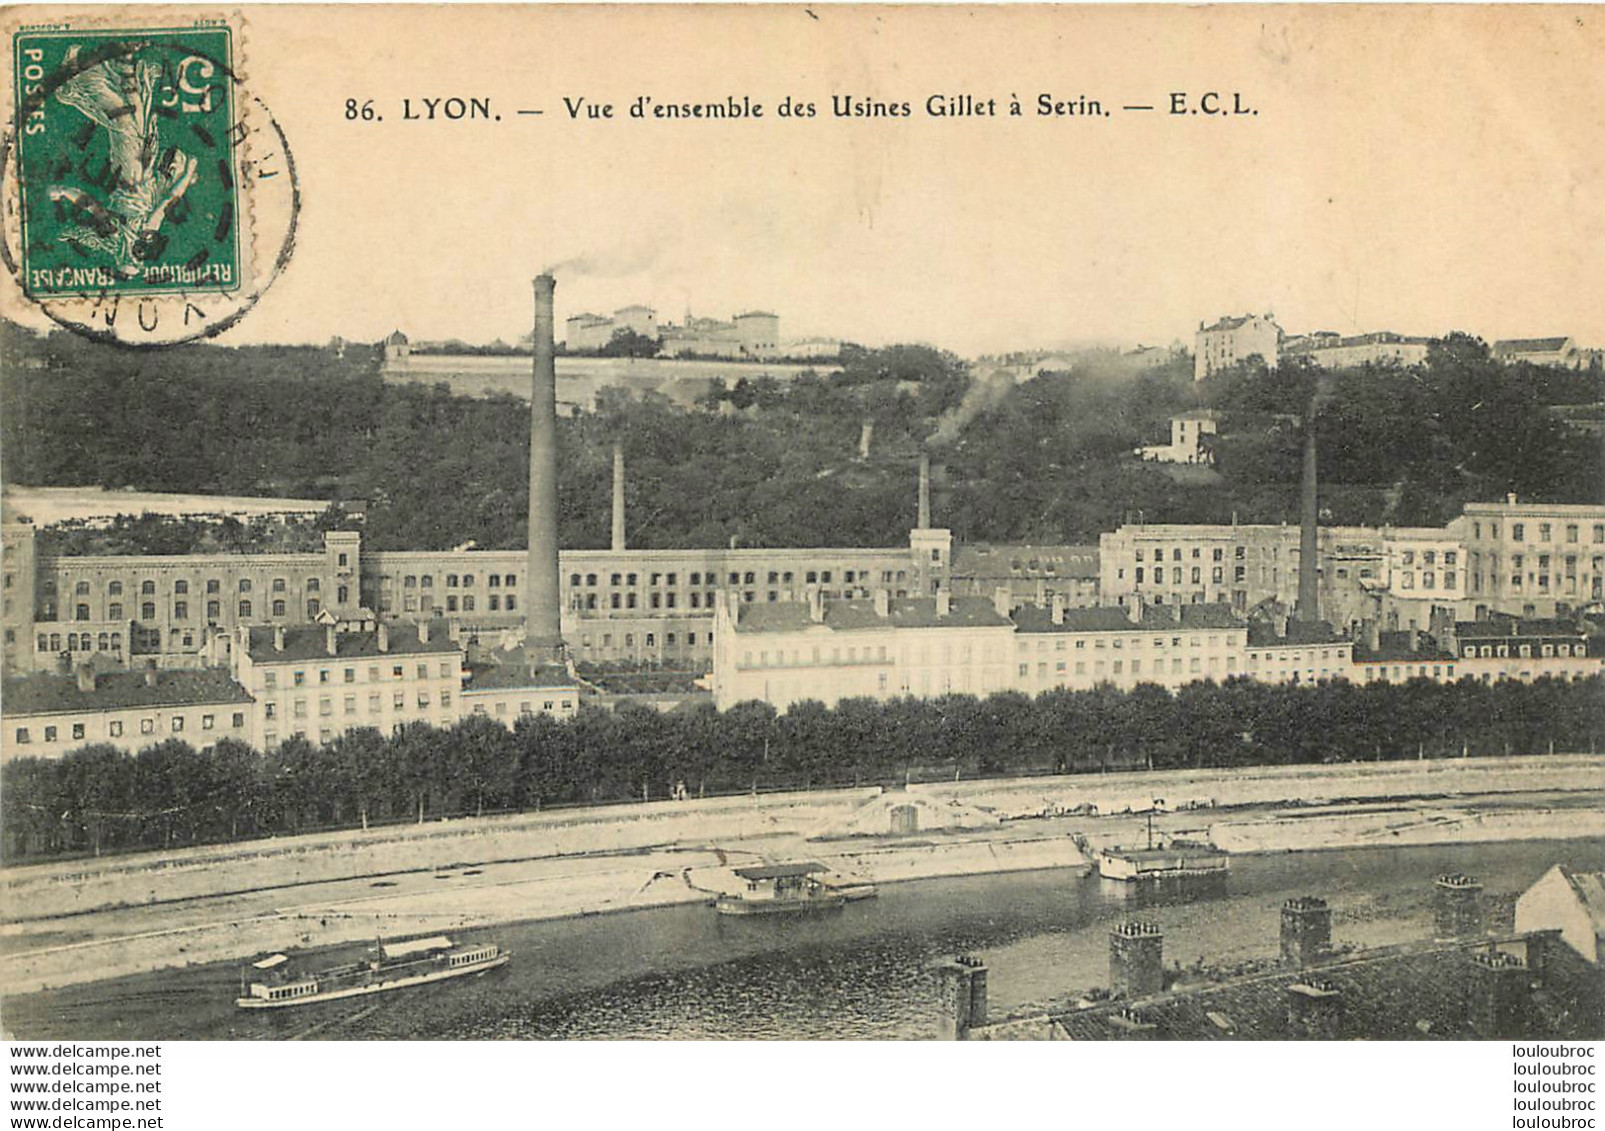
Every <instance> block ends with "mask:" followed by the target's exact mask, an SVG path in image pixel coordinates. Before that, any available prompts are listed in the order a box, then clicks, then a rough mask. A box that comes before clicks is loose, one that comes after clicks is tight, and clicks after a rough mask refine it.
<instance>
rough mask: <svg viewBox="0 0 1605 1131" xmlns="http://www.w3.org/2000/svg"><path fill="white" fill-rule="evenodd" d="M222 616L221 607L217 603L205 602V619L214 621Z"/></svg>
mask: <svg viewBox="0 0 1605 1131" xmlns="http://www.w3.org/2000/svg"><path fill="white" fill-rule="evenodd" d="M222 615H223V606H222V604H221V603H219V602H217V601H208V602H206V619H207V620H216V619H217V618H218V617H220V616H222Z"/></svg>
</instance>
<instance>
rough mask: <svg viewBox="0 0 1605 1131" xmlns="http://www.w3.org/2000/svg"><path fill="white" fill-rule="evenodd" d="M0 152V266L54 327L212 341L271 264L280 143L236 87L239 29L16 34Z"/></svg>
mask: <svg viewBox="0 0 1605 1131" xmlns="http://www.w3.org/2000/svg"><path fill="white" fill-rule="evenodd" d="M10 38H11V43H10V47H11V63H12V74H13V78H12V91H11V93H12V96H13V105H14V106H15V108H16V114H15V118H14V120H13V121H12V122H11V123H10V127H11V128H10V131H9V133H8V136H7V138H6V141H5V143H4V144H3V146H0V204H3V209H4V221H5V224H4V228H5V230H4V241H3V244H0V253H3V256H4V259H5V263H6V266H7V267H8V268H9V269H10V270H11V271H12V273H13V274H14V276H15V277H16V281H17V283H18V285H19V287H20V289H21V292H22V295H23V297H24V298H26V299H27V300H28V301H30V302H32V303H33V304H35V305H36V306H37V307H38V308H39V309H40V310H42V311H43V312H44V313H45V314H46V315H48V316H49V317H50V318H52V319H54V320H55V321H56V322H57V323H59V324H61V325H63V326H66V327H67V328H69V329H72V330H75V331H78V332H80V333H84V334H87V335H89V336H91V337H96V338H100V339H103V340H107V341H111V342H114V343H117V344H121V345H135V346H155V345H167V344H172V343H175V342H180V341H192V340H194V339H196V338H201V337H210V336H213V335H216V334H218V333H221V332H222V331H223V330H224V329H227V328H228V327H229V326H231V325H233V324H234V323H236V322H237V321H239V319H240V318H242V317H243V316H244V315H245V314H246V312H248V311H249V310H250V309H251V308H252V306H254V305H255V303H256V301H257V300H258V299H259V298H260V297H261V295H262V293H263V292H264V291H265V290H266V289H267V287H268V285H269V284H271V283H272V281H273V280H274V279H275V278H276V277H277V275H278V274H279V272H280V271H281V270H282V269H283V267H284V266H285V264H286V263H287V262H288V260H289V257H290V254H291V252H292V251H293V249H294V246H295V224H296V218H297V215H298V213H299V210H300V192H299V185H298V182H297V180H296V176H295V166H294V161H293V159H292V158H291V156H290V151H289V146H288V143H287V141H286V140H285V138H284V136H283V132H282V130H281V129H280V128H279V125H278V123H277V122H276V121H275V120H274V118H273V116H272V115H271V114H270V113H269V112H268V110H267V108H266V107H265V106H264V105H263V104H262V103H261V101H260V100H259V99H257V98H256V97H255V96H254V95H252V94H251V92H250V91H249V90H247V89H246V87H245V85H244V84H243V83H242V82H241V80H240V77H239V75H240V70H241V67H240V58H239V57H240V54H241V44H240V40H239V35H238V29H236V28H234V27H233V26H231V25H230V23H229V22H228V21H227V20H224V19H210V18H208V19H194V18H193V16H192V17H191V18H190V22H189V23H188V24H187V26H179V21H174V25H172V26H152V25H148V24H140V25H133V24H130V25H127V26H102V25H99V24H91V25H88V26H78V25H77V24H49V25H35V26H23V27H20V28H17V29H16V30H14V31H13V33H12V35H11V37H10Z"/></svg>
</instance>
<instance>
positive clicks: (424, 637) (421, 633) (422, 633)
mask: <svg viewBox="0 0 1605 1131" xmlns="http://www.w3.org/2000/svg"><path fill="white" fill-rule="evenodd" d="M418 643H420V644H428V643H429V622H428V621H427V620H421V621H419V622H418Z"/></svg>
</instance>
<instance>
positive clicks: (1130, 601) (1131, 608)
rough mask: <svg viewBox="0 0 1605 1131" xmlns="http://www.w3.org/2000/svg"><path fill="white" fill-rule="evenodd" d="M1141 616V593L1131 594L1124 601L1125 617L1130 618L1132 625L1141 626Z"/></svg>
mask: <svg viewBox="0 0 1605 1131" xmlns="http://www.w3.org/2000/svg"><path fill="white" fill-rule="evenodd" d="M1142 614H1143V599H1142V594H1141V593H1133V594H1132V595H1131V596H1130V597H1128V598H1127V599H1126V615H1127V616H1128V617H1130V618H1131V623H1132V624H1141V623H1142Z"/></svg>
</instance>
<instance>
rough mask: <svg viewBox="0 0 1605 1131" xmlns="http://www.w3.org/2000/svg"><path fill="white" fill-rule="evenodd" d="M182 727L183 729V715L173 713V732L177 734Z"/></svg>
mask: <svg viewBox="0 0 1605 1131" xmlns="http://www.w3.org/2000/svg"><path fill="white" fill-rule="evenodd" d="M183 729H184V716H183V715H174V716H173V733H174V734H177V733H179V732H180V731H182V730H183Z"/></svg>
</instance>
